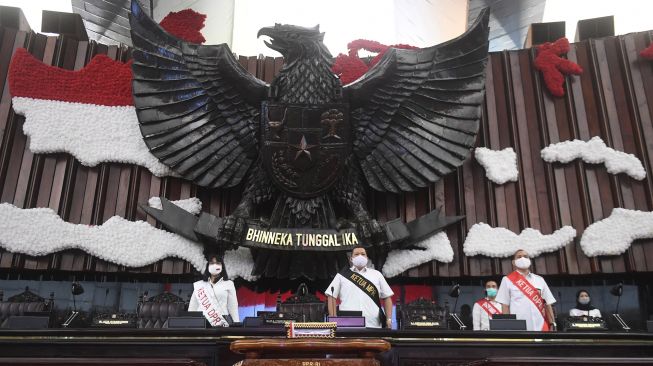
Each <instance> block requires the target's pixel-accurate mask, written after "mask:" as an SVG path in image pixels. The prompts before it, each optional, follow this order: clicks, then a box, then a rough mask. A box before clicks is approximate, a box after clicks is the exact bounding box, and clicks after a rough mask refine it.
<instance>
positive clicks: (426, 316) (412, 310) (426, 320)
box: [398, 298, 446, 329]
mask: <svg viewBox="0 0 653 366" xmlns="http://www.w3.org/2000/svg"><path fill="white" fill-rule="evenodd" d="M398 309H400V310H398V316H399V317H400V326H401V328H402V329H406V328H412V327H421V326H426V327H446V322H445V309H444V308H442V307H440V306H438V305H437V304H436V303H435V302H434V301H431V300H427V299H424V298H419V299H417V300H415V301H413V302H411V303H408V304H405V305H401V306H398ZM436 323H437V324H438V325H435V324H436Z"/></svg>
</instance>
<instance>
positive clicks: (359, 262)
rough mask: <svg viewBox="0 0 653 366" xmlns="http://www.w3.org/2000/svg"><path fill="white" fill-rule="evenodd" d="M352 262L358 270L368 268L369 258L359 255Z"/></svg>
mask: <svg viewBox="0 0 653 366" xmlns="http://www.w3.org/2000/svg"><path fill="white" fill-rule="evenodd" d="M351 262H352V263H353V264H354V266H355V267H356V268H363V267H365V266H367V257H364V256H362V255H359V256H356V257H354V258H352V260H351Z"/></svg>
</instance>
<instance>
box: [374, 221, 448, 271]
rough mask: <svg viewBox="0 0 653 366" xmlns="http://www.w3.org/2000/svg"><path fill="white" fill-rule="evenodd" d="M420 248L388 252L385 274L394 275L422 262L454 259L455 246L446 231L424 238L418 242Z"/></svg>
mask: <svg viewBox="0 0 653 366" xmlns="http://www.w3.org/2000/svg"><path fill="white" fill-rule="evenodd" d="M415 246H416V247H418V248H424V249H425V250H420V249H395V250H393V251H391V252H390V253H388V258H387V259H386V260H385V264H384V265H383V270H382V272H383V275H384V276H386V277H394V276H396V275H398V274H400V273H402V272H404V271H406V270H409V269H411V268H414V267H417V266H419V265H421V264H424V263H427V262H430V261H432V260H437V261H440V262H444V263H450V262H451V261H453V248H452V247H451V243H450V242H449V238H448V237H447V234H446V233H445V232H444V231H441V232H439V233H437V234H435V235H432V236H430V237H428V238H427V239H424V240H422V241H420V242H418V243H417V244H415Z"/></svg>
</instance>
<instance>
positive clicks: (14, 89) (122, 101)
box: [9, 48, 134, 106]
mask: <svg viewBox="0 0 653 366" xmlns="http://www.w3.org/2000/svg"><path fill="white" fill-rule="evenodd" d="M131 63H132V62H131V60H130V61H129V62H127V63H123V62H120V61H116V60H113V59H111V58H109V57H108V56H106V55H97V56H95V57H93V59H91V61H90V62H89V63H88V65H86V66H85V67H84V68H83V69H81V70H78V71H71V70H65V69H62V68H60V67H55V66H50V65H45V64H44V63H43V62H41V61H40V60H37V59H36V58H34V56H32V55H31V54H30V53H29V52H28V51H27V50H26V49H24V48H19V49H17V50H16V53H15V54H14V57H13V58H12V60H11V65H10V66H9V90H10V91H11V95H12V97H29V98H36V99H48V100H59V101H64V102H77V103H88V104H97V105H107V106H126V105H134V100H133V98H132V70H131Z"/></svg>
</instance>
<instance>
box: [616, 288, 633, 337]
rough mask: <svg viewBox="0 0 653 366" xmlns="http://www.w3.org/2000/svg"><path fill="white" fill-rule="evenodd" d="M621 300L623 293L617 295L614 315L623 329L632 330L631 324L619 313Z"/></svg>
mask: <svg viewBox="0 0 653 366" xmlns="http://www.w3.org/2000/svg"><path fill="white" fill-rule="evenodd" d="M620 301H621V294H619V296H618V297H617V308H616V309H615V311H614V314H612V317H613V318H614V319H615V320H616V321H617V324H619V326H620V327H621V329H622V330H623V331H625V332H629V331H630V326H628V323H626V321H625V320H623V318H622V317H621V315H619V302H620Z"/></svg>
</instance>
